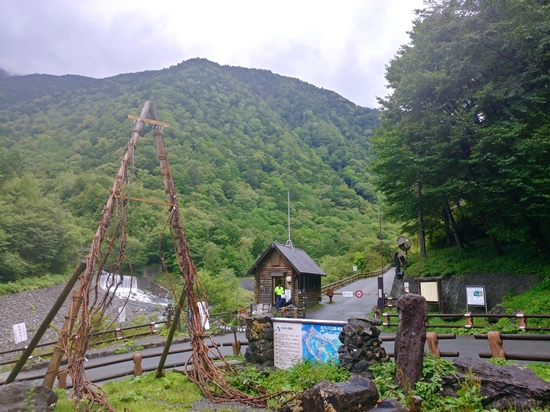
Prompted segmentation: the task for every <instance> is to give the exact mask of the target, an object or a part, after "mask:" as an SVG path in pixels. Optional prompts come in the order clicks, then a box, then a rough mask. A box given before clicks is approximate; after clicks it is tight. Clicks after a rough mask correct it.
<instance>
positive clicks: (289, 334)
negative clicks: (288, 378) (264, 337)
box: [273, 320, 345, 369]
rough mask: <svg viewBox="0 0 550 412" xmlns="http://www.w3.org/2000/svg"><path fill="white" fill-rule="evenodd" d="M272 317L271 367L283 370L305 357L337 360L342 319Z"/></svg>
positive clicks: (317, 359) (325, 360)
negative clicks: (279, 319)
mask: <svg viewBox="0 0 550 412" xmlns="http://www.w3.org/2000/svg"><path fill="white" fill-rule="evenodd" d="M292 321H293V322H291V320H286V321H283V320H281V321H277V320H273V331H274V340H273V343H274V349H275V350H274V352H275V353H274V355H275V367H277V368H281V369H286V368H289V367H291V366H293V365H295V364H296V363H299V362H301V361H303V360H306V359H311V360H316V361H319V362H327V361H329V360H336V361H337V360H338V348H339V347H340V345H341V343H340V340H339V339H338V336H339V335H340V332H341V331H342V328H343V327H344V324H345V322H337V323H340V324H335V322H330V323H329V322H327V323H323V321H313V322H311V321H310V322H307V323H305V322H300V321H298V322H296V321H294V320H292Z"/></svg>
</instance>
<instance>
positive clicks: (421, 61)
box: [371, 0, 550, 256]
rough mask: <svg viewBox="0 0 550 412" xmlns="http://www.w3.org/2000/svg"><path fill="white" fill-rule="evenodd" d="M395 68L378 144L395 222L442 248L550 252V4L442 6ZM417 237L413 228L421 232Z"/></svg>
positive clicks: (417, 30)
mask: <svg viewBox="0 0 550 412" xmlns="http://www.w3.org/2000/svg"><path fill="white" fill-rule="evenodd" d="M425 5H426V9H424V10H423V11H419V12H418V18H417V20H416V22H415V24H414V27H413V30H412V31H411V33H410V43H409V44H407V45H405V46H402V48H401V49H400V50H399V52H398V53H397V56H396V57H395V58H394V59H393V60H392V61H391V62H390V63H389V65H388V67H387V71H386V79H387V81H388V83H389V87H390V90H391V92H392V93H391V95H389V97H387V98H384V99H380V103H381V105H382V125H383V128H382V129H379V131H378V133H377V135H376V136H375V137H373V139H371V141H372V143H373V147H374V149H375V152H376V153H377V155H378V159H377V162H376V165H375V169H374V170H375V171H376V172H377V173H378V175H379V177H380V178H379V180H378V187H379V188H380V190H381V191H382V192H383V193H384V194H385V195H386V197H387V199H388V204H389V205H390V208H391V209H390V213H391V216H393V218H394V219H396V220H399V221H402V222H410V224H409V227H410V228H411V230H416V222H417V219H418V217H419V212H422V213H423V218H424V219H423V224H424V228H425V231H426V234H427V236H428V238H429V239H430V241H431V242H432V244H434V245H439V246H444V245H449V246H450V245H456V246H457V247H458V249H460V250H463V249H464V248H465V247H467V245H468V244H471V243H472V242H475V241H476V240H479V239H482V238H486V239H490V241H491V242H492V244H493V245H494V247H495V248H496V250H498V251H499V252H500V253H502V251H503V246H504V245H507V244H511V243H513V242H532V244H533V245H534V248H533V250H536V251H537V252H538V254H539V255H541V256H547V255H548V254H549V253H550V248H549V239H548V233H550V162H549V161H548V160H549V159H550V115H549V113H550V110H549V109H550V5H549V4H548V2H547V1H540V0H499V1H490V0H437V1H435V0H433V1H427V2H425ZM413 228H414V229H413Z"/></svg>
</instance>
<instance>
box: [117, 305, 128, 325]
mask: <svg viewBox="0 0 550 412" xmlns="http://www.w3.org/2000/svg"><path fill="white" fill-rule="evenodd" d="M117 322H118V323H122V322H126V306H121V307H120V308H118V317H117Z"/></svg>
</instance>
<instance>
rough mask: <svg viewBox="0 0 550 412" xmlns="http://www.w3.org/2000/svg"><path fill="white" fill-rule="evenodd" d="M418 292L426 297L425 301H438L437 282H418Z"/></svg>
mask: <svg viewBox="0 0 550 412" xmlns="http://www.w3.org/2000/svg"><path fill="white" fill-rule="evenodd" d="M420 294H421V295H422V296H424V297H425V298H426V302H439V291H438V288H437V282H420Z"/></svg>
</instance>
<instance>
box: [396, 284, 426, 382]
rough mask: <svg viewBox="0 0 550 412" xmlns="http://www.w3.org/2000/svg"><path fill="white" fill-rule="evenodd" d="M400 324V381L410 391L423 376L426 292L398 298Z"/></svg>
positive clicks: (397, 349) (398, 343) (398, 352)
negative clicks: (424, 295)
mask: <svg viewBox="0 0 550 412" xmlns="http://www.w3.org/2000/svg"><path fill="white" fill-rule="evenodd" d="M397 309H398V310H399V326H398V327H397V335H396V336H395V363H396V364H397V372H396V377H395V378H396V382H397V384H398V385H399V386H400V387H401V388H403V389H404V390H405V392H408V391H409V390H412V389H414V388H415V386H416V382H418V381H419V380H420V378H421V377H422V363H423V360H424V344H425V342H426V320H427V318H428V316H427V311H428V305H427V303H426V299H425V298H424V297H423V296H420V295H415V294H412V293H409V294H406V295H402V296H400V297H399V299H397Z"/></svg>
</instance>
